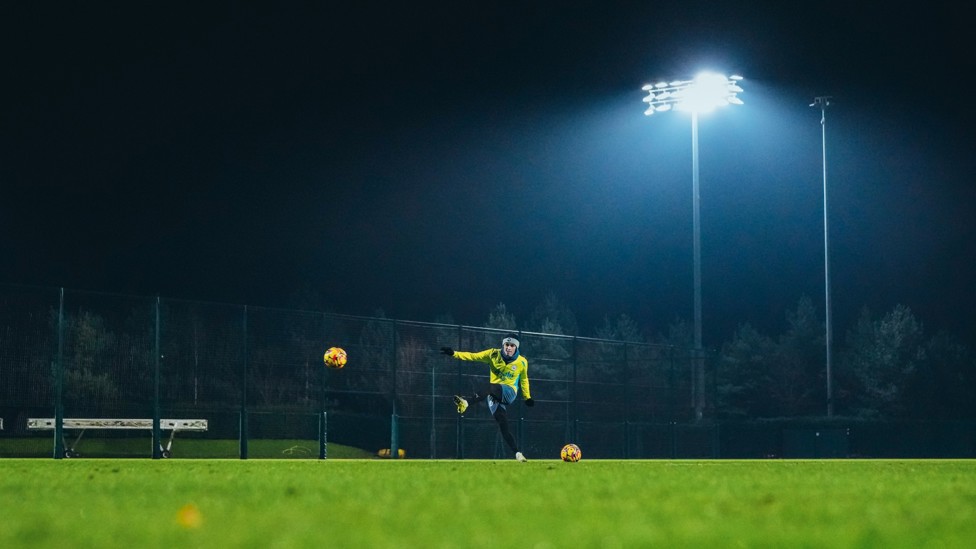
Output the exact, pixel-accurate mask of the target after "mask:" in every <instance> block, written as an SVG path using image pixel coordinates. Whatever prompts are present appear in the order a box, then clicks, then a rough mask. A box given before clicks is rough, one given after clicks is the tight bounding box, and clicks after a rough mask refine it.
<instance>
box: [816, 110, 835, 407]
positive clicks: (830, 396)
mask: <svg viewBox="0 0 976 549" xmlns="http://www.w3.org/2000/svg"><path fill="white" fill-rule="evenodd" d="M830 100H831V97H830V96H829V95H821V96H819V97H814V98H813V103H810V106H811V107H816V108H818V109H820V150H821V151H822V164H823V216H824V220H823V221H824V222H823V225H824V301H825V302H826V304H825V307H824V332H825V333H824V344H825V347H826V349H825V350H826V353H827V365H826V376H827V417H832V416H833V415H834V389H833V380H832V374H831V369H830V355H831V342H832V340H833V334H832V330H831V326H830V245H829V239H828V231H827V107H829V106H830Z"/></svg>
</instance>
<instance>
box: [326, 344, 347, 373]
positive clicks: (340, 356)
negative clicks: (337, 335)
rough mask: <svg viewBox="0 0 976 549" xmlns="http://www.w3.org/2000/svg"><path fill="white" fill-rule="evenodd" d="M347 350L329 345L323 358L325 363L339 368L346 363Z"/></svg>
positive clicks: (330, 366) (329, 366)
mask: <svg viewBox="0 0 976 549" xmlns="http://www.w3.org/2000/svg"><path fill="white" fill-rule="evenodd" d="M347 358H348V357H347V356H346V351H345V350H343V349H342V348H340V347H329V350H328V351H326V352H325V356H323V357H322V360H323V361H325V365H326V367H328V368H335V369H336V370H338V369H339V368H342V367H343V366H345V365H346V359H347Z"/></svg>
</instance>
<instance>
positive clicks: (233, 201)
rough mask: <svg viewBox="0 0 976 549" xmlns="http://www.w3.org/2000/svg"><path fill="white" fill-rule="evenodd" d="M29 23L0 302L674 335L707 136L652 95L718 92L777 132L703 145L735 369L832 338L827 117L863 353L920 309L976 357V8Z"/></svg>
mask: <svg viewBox="0 0 976 549" xmlns="http://www.w3.org/2000/svg"><path fill="white" fill-rule="evenodd" d="M9 4H11V3H7V5H5V6H4V7H2V8H0V21H2V22H0V31H2V32H0V41H2V42H0V43H2V46H3V52H4V53H3V77H2V79H0V87H2V91H0V94H2V96H0V97H2V98H3V101H2V103H0V135H2V142H0V232H2V233H0V234H2V238H0V257H2V258H3V259H2V261H0V282H13V283H24V284H37V285H52V286H64V287H66V288H70V289H85V290H99V291H109V292H122V293H132V294H138V295H157V294H158V295H162V296H164V297H176V298H187V299H199V300H206V301H217V302H227V303H242V304H251V305H267V306H297V305H298V304H301V305H303V306H304V305H309V306H312V307H317V308H323V309H326V310H331V311H334V312H340V313H348V314H367V315H368V314H373V313H374V312H375V311H376V310H377V309H382V310H384V311H385V313H386V314H387V315H388V316H390V317H392V318H401V319H409V320H422V321H429V320H434V319H435V318H436V317H438V315H442V314H451V315H452V316H453V318H454V320H455V321H456V322H461V323H465V324H476V325H477V324H481V323H483V322H484V321H485V319H486V318H487V314H488V311H489V310H490V309H491V308H492V307H493V306H494V305H495V304H497V303H499V302H504V303H505V304H506V305H507V306H508V308H509V310H510V311H512V312H514V313H515V314H516V316H517V317H518V318H519V319H520V321H521V322H522V323H524V322H525V321H526V320H527V319H528V316H529V315H530V314H531V312H532V310H533V309H534V308H535V306H536V305H537V304H538V303H539V302H540V301H541V300H542V299H543V298H544V297H545V295H546V294H547V293H549V292H552V293H554V294H555V295H556V296H557V297H559V298H560V299H561V300H562V301H563V302H564V303H566V304H567V305H568V306H569V307H570V308H571V309H572V310H573V311H574V312H575V313H576V315H577V317H578V319H579V322H580V325H581V327H582V332H583V334H582V335H592V332H593V329H594V328H595V327H596V326H597V325H598V324H600V323H601V322H602V320H603V317H604V315H609V316H611V317H614V316H617V315H619V314H621V313H625V314H627V315H629V316H631V317H633V318H634V319H635V320H636V321H637V322H638V323H639V324H640V325H641V326H643V327H644V328H645V329H646V330H648V331H650V332H666V331H667V326H668V324H669V323H670V322H671V321H673V320H674V319H675V318H676V317H683V318H685V319H686V320H688V321H689V322H690V321H691V318H692V315H693V312H692V295H693V292H692V193H691V125H690V117H689V116H687V115H685V114H684V113H662V114H658V115H654V116H652V117H646V116H644V115H643V111H644V108H645V104H644V103H642V102H641V99H642V98H643V97H644V95H645V94H644V92H642V91H641V86H642V85H643V84H645V83H649V82H655V81H658V80H662V79H664V80H673V79H679V78H691V77H693V76H694V74H696V73H697V72H698V71H700V70H704V69H710V70H714V71H718V72H724V73H727V74H731V73H737V74H741V75H742V76H744V78H745V80H743V83H742V87H743V88H744V89H745V92H744V93H742V94H740V98H741V99H742V100H743V101H744V102H745V105H743V106H734V107H728V108H725V109H722V110H720V111H717V112H715V113H712V114H710V115H707V116H706V115H703V116H702V117H701V120H700V124H699V128H700V135H699V143H700V154H701V157H700V174H701V212H702V245H703V248H702V276H703V307H704V332H705V344H706V345H707V346H715V345H718V344H720V343H721V342H722V341H723V340H725V339H728V337H729V336H730V335H731V333H732V330H733V329H734V328H735V327H736V326H737V325H738V324H740V323H742V322H749V323H751V324H753V325H754V326H756V327H757V328H759V329H760V330H761V331H764V332H767V333H771V334H777V333H779V332H780V331H781V330H782V329H783V327H784V325H785V312H786V311H787V310H790V309H793V308H794V307H795V306H796V303H797V301H798V300H799V298H800V297H801V296H804V295H805V296H808V297H810V298H811V299H812V300H813V302H814V304H815V305H816V306H817V307H818V309H819V314H820V315H821V316H822V314H823V280H824V275H823V188H822V184H823V179H822V172H821V169H822V165H821V134H820V131H821V127H820V123H819V122H820V113H819V111H818V110H816V109H812V108H810V107H809V106H808V105H809V103H810V102H811V101H812V99H813V97H814V96H816V95H831V96H833V97H834V106H833V107H832V108H831V110H829V111H828V113H827V162H828V184H829V199H830V207H829V214H830V215H829V217H830V246H831V265H832V274H831V282H832V297H833V306H834V314H835V320H834V322H835V337H837V338H842V337H843V333H844V332H845V331H846V330H847V328H849V327H850V325H851V323H852V322H853V320H854V319H855V318H856V316H857V314H858V312H859V310H860V308H861V307H863V306H867V307H869V308H870V309H871V310H872V311H873V312H874V313H875V314H876V315H878V314H881V313H884V312H887V311H888V310H890V309H891V308H892V307H894V306H895V305H896V304H905V305H908V306H909V307H911V309H912V310H913V312H915V314H916V316H917V317H918V318H919V320H920V321H922V322H923V324H924V325H925V329H926V331H927V332H928V333H933V332H934V331H936V330H939V329H945V330H948V331H950V332H951V333H954V334H956V335H958V336H960V337H963V338H965V339H967V340H968V341H969V342H971V343H972V342H973V341H974V340H976V315H974V314H973V311H974V310H976V292H974V291H973V286H972V281H973V280H974V275H976V190H974V189H976V186H974V183H976V182H974V175H976V166H974V164H976V162H974V157H976V154H974V153H976V151H974V144H976V140H974V131H973V124H974V123H976V102H974V101H973V98H972V93H971V92H972V84H971V81H972V80H973V73H974V68H976V67H974V62H973V52H974V51H976V47H974V40H973V31H972V29H971V28H970V24H969V23H968V22H969V18H968V14H966V15H964V13H963V11H965V10H964V8H963V7H961V4H960V7H959V8H954V9H953V8H946V7H941V4H940V3H929V4H917V3H916V4H912V5H911V7H908V5H907V4H906V7H904V8H901V7H893V4H892V3H887V2H808V3H799V2H776V3H774V2H758V3H757V2H725V3H721V2H701V1H689V0H685V1H682V2H671V1H666V2H607V1H605V0H604V1H595V2H467V1H457V2H440V3H424V2H419V3H418V2H395V3H394V2H390V3H371V2H355V3H350V4H355V5H356V6H357V7H348V6H347V7H340V6H338V5H336V4H339V3H336V2H308V3H305V2H303V3H292V2H273V3H271V2H269V3H261V4H260V5H259V6H258V7H253V6H250V4H256V3H247V4H249V6H248V7H241V6H239V5H237V4H236V3H223V2H187V3H179V2H177V3H173V2H146V3H138V4H139V6H138V7H134V6H132V5H131V4H133V3H130V2H115V3H111V4H107V3H101V2H71V3H68V2H62V3H58V2H23V3H17V4H23V5H19V6H17V7H11V6H10V5H9ZM242 4H243V3H242ZM896 4H897V3H896ZM772 5H775V6H776V7H769V6H772ZM937 5H939V6H940V7H936V6H937ZM299 295H317V296H318V297H317V298H314V299H313V300H312V301H314V303H308V299H306V300H305V303H300V302H301V301H302V300H301V299H299V298H298V297H297V296H299ZM523 327H524V326H523Z"/></svg>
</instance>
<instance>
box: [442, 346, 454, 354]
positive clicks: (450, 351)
mask: <svg viewBox="0 0 976 549" xmlns="http://www.w3.org/2000/svg"><path fill="white" fill-rule="evenodd" d="M441 354H442V355H447V356H454V349H452V348H450V347H441Z"/></svg>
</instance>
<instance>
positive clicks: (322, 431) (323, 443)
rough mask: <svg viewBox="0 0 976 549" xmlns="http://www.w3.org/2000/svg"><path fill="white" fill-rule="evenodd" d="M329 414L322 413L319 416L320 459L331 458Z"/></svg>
mask: <svg viewBox="0 0 976 549" xmlns="http://www.w3.org/2000/svg"><path fill="white" fill-rule="evenodd" d="M328 427H329V414H328V413H327V412H324V411H323V412H322V413H321V414H319V459H327V458H328V457H329V436H328V435H329V431H328Z"/></svg>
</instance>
